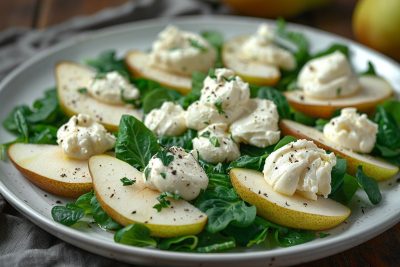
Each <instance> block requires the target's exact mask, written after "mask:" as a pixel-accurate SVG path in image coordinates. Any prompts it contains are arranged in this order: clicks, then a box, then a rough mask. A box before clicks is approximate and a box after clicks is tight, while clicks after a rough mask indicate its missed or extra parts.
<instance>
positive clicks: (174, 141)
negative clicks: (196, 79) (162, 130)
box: [158, 129, 197, 150]
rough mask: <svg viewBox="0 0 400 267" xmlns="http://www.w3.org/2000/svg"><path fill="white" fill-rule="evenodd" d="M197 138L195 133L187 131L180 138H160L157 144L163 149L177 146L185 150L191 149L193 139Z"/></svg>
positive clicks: (191, 130) (190, 130)
mask: <svg viewBox="0 0 400 267" xmlns="http://www.w3.org/2000/svg"><path fill="white" fill-rule="evenodd" d="M195 137H197V131H196V130H193V129H188V130H187V131H186V132H184V133H183V134H182V135H180V136H161V137H159V138H158V143H159V144H160V145H162V146H164V147H171V146H179V147H182V148H184V149H186V150H192V149H193V143H192V140H193V138H195Z"/></svg>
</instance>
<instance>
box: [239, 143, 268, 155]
mask: <svg viewBox="0 0 400 267" xmlns="http://www.w3.org/2000/svg"><path fill="white" fill-rule="evenodd" d="M272 151H274V145H272V146H269V147H266V148H262V147H256V146H252V145H246V144H240V154H241V155H248V156H251V157H261V156H263V155H265V154H270V153H271V152H272Z"/></svg>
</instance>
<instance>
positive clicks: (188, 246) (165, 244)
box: [158, 235, 199, 251]
mask: <svg viewBox="0 0 400 267" xmlns="http://www.w3.org/2000/svg"><path fill="white" fill-rule="evenodd" d="M198 242H199V238H198V237H197V236H195V235H185V236H178V237H172V238H165V239H162V240H161V241H160V242H159V244H158V248H159V249H163V250H175V251H191V250H194V249H195V248H196V247H197V244H198Z"/></svg>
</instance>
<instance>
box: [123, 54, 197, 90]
mask: <svg viewBox="0 0 400 267" xmlns="http://www.w3.org/2000/svg"><path fill="white" fill-rule="evenodd" d="M149 62H150V61H149V55H148V54H146V53H144V52H142V51H138V50H133V51H130V52H128V54H127V55H126V57H125V63H126V65H127V66H128V68H129V70H130V71H131V73H132V74H133V75H134V76H135V77H142V78H146V79H149V80H153V81H156V82H158V83H159V84H161V85H162V86H166V87H168V88H171V89H174V90H176V91H178V92H180V93H182V94H184V95H186V94H188V93H189V92H190V91H191V90H192V77H190V76H184V75H178V74H175V73H172V72H167V71H164V70H162V69H158V68H155V67H153V66H151V65H150V64H149Z"/></svg>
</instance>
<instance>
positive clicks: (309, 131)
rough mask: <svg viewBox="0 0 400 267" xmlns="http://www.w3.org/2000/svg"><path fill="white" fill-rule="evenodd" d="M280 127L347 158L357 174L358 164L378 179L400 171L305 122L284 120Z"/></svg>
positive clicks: (387, 177) (349, 166)
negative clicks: (348, 146)
mask: <svg viewBox="0 0 400 267" xmlns="http://www.w3.org/2000/svg"><path fill="white" fill-rule="evenodd" d="M279 128H280V129H281V131H282V134H284V135H292V136H295V137H297V138H301V139H308V140H310V141H313V142H314V143H315V144H316V145H317V146H319V147H320V148H323V149H325V150H329V151H332V152H334V153H335V154H336V155H338V156H341V157H342V158H345V159H347V171H348V172H349V173H350V174H353V175H354V174H355V173H356V171H357V167H358V166H362V167H363V171H364V172H365V173H366V174H367V175H368V176H371V177H373V178H374V179H375V180H377V181H381V180H386V179H389V178H391V177H393V176H394V175H396V174H397V173H398V172H399V168H398V167H397V166H395V165H392V164H390V163H388V162H386V161H383V160H382V159H379V158H376V157H372V156H369V155H365V154H358V153H355V152H353V151H351V150H348V149H345V148H341V147H338V146H337V145H336V144H335V143H333V142H331V141H330V140H328V139H327V138H326V137H325V136H324V134H323V133H322V132H320V131H318V130H317V129H315V128H312V127H309V126H305V125H303V124H300V123H297V122H294V121H291V120H282V121H281V122H280V124H279Z"/></svg>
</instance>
